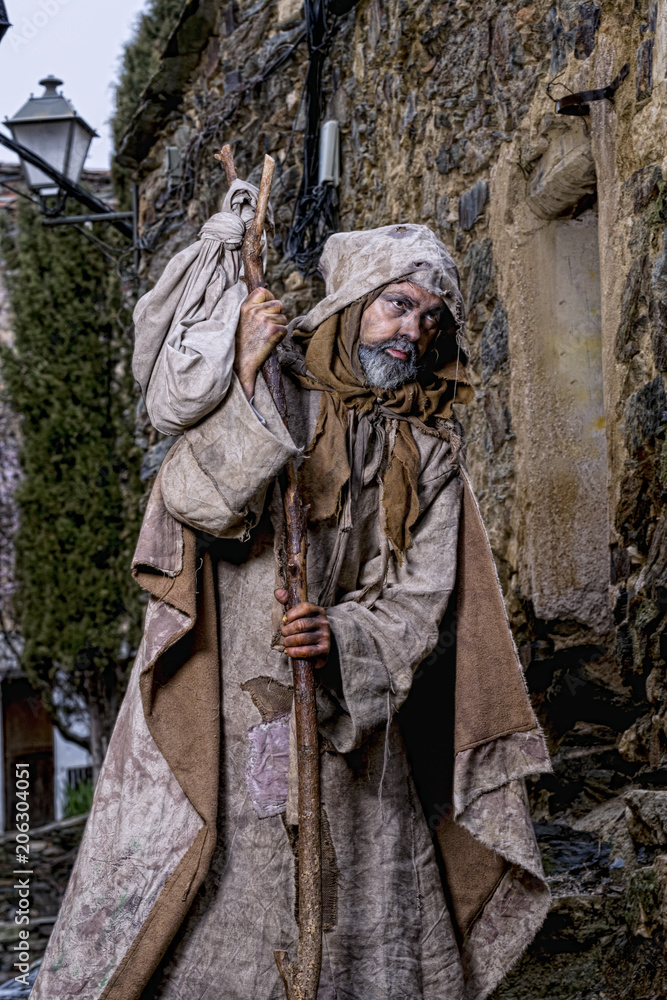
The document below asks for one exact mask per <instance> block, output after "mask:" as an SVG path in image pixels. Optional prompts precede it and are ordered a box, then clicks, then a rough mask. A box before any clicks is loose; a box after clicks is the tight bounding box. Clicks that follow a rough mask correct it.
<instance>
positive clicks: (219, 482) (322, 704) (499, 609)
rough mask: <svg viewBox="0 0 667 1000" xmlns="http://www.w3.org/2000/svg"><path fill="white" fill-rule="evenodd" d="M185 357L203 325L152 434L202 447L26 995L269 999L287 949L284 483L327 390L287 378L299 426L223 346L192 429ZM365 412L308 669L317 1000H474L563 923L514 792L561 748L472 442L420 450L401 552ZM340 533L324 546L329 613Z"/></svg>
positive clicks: (167, 368) (380, 451)
mask: <svg viewBox="0 0 667 1000" xmlns="http://www.w3.org/2000/svg"><path fill="white" fill-rule="evenodd" d="M235 294H236V296H237V298H238V301H239V302H240V298H241V296H239V295H238V293H235ZM233 326H235V320H233V321H232V322H231V323H230V328H231V327H233ZM187 337H190V341H189V345H188V350H189V352H190V353H188V352H186V351H184V350H182V345H183V340H184V339H185V338H187ZM179 338H180V339H179ZM192 344H193V336H192V325H190V327H186V328H185V330H184V331H183V332H182V333H177V334H175V335H174V336H173V337H172V338H171V341H169V339H167V341H165V342H164V343H163V344H162V346H161V347H160V349H159V351H158V352H157V353H156V355H155V357H154V358H153V361H152V364H153V366H154V368H155V369H156V370H157V369H159V370H161V371H162V373H163V375H164V378H165V380H167V381H168V384H169V385H170V387H172V388H170V394H169V395H168V396H167V395H166V394H164V393H162V394H160V393H153V394H151V393H150V392H149V393H148V400H149V412H150V413H151V417H152V419H153V422H154V423H155V424H156V426H158V427H159V428H161V429H163V430H165V431H166V432H172V433H173V432H174V431H175V430H184V433H183V436H182V437H181V438H180V440H179V441H178V443H177V444H176V445H175V446H174V447H173V448H172V450H171V452H170V453H169V455H168V456H167V459H166V460H165V463H164V465H163V468H162V470H161V472H160V475H159V477H158V479H157V481H156V484H155V487H154V489H153V492H152V495H151V498H150V501H149V504H148V508H147V511H146V515H145V518H144V524H143V527H142V531H141V535H140V539H139V543H138V546H137V551H136V553H135V559H134V572H135V575H136V578H137V580H138V582H139V583H140V584H141V585H142V586H143V587H144V588H145V589H146V590H147V591H148V593H149V595H150V597H149V603H148V607H147V612H146V622H145V631H144V637H143V640H142V644H141V648H140V650H139V653H138V656H137V660H136V663H135V665H134V668H133V671H132V675H131V679H130V684H129V687H128V691H127V694H126V697H125V700H124V702H123V706H122V709H121V712H120V714H119V718H118V721H117V723H116V727H115V729H114V733H113V736H112V739H111V743H110V747H109V752H108V755H107V759H106V761H105V764H104V768H103V770H102V773H101V775H100V778H99V781H98V786H97V789H96V793H95V801H94V806H93V810H92V812H91V816H90V818H89V821H88V824H87V827H86V832H85V835H84V840H83V842H82V845H81V849H80V853H79V857H78V859H77V863H76V866H75V869H74V872H73V874H72V878H71V881H70V884H69V886H68V889H67V893H66V896H65V899H64V902H63V906H62V909H61V912H60V915H59V918H58V922H57V924H56V926H55V928H54V932H53V935H52V938H51V942H50V944H49V947H48V950H47V953H46V955H45V959H44V963H43V968H42V971H41V973H40V975H39V977H38V980H37V983H36V985H35V988H34V991H33V994H32V995H33V998H34V1000H69V998H72V997H77V998H81V1000H140V998H143V1000H149V998H151V1000H152V998H153V997H155V998H156V1000H213V998H216V1000H218V998H220V1000H250V998H253V1000H278V998H280V997H282V996H283V987H282V985H281V983H280V980H279V977H278V973H277V969H276V967H275V964H274V961H273V950H274V949H276V948H279V949H284V950H287V951H288V952H290V953H291V954H294V952H295V949H296V939H297V925H296V919H295V913H294V905H295V891H294V875H295V863H296V860H297V855H298V828H297V827H296V826H295V803H294V780H293V778H294V774H293V771H294V768H293V759H294V753H293V738H292V739H290V731H291V689H290V685H291V676H290V670H289V665H288V661H287V658H286V657H285V655H284V653H283V652H282V650H281V647H280V644H279V641H278V639H277V634H278V626H279V621H280V614H281V610H282V609H281V608H280V606H279V605H277V602H275V600H274V598H273V589H274V587H275V586H276V585H279V583H280V559H281V553H280V538H281V531H282V520H281V517H282V515H281V504H280V497H279V492H278V489H277V486H276V482H277V479H276V477H277V475H278V474H279V472H280V469H281V468H282V467H283V466H284V465H285V463H286V461H287V460H289V459H290V458H295V457H298V456H299V455H300V454H302V453H303V450H304V448H305V446H306V445H307V443H308V441H309V440H310V438H311V436H312V433H313V430H314V427H315V422H316V419H317V414H318V411H319V393H318V392H307V391H304V390H302V389H300V388H299V386H298V385H297V384H296V382H295V381H293V380H291V379H290V377H289V370H286V373H285V374H286V386H287V393H288V405H289V412H290V433H288V432H287V431H286V429H285V427H284V426H283V424H282V422H281V420H280V418H279V415H278V413H277V412H276V410H275V407H274V406H273V403H272V401H271V399H270V396H269V394H268V391H267V389H266V386H265V384H264V382H263V380H262V378H261V376H260V377H259V378H258V382H257V391H256V395H255V398H254V401H253V406H252V407H251V406H250V404H249V403H248V402H247V400H246V399H245V396H244V394H243V392H242V390H241V388H240V386H239V384H238V381H237V380H236V377H235V376H234V375H233V372H232V368H231V362H232V360H233V352H229V351H227V354H226V355H225V354H224V352H223V351H222V350H221V349H220V345H219V344H218V345H217V350H218V352H219V354H218V357H217V358H216V364H217V366H218V367H217V369H216V376H215V377H217V378H219V379H220V380H221V382H223V383H226V385H225V387H224V389H223V390H221V398H220V399H219V400H218V401H217V403H216V402H215V399H213V405H209V402H210V400H209V402H207V403H206V405H207V407H208V409H207V412H206V414H201V413H198V414H197V416H196V417H194V418H193V414H194V413H195V412H196V407H197V406H201V405H202V403H201V400H202V398H204V397H205V396H206V393H205V392H204V391H202V392H201V393H198V392H197V390H196V383H197V377H198V375H197V367H198V365H199V357H204V356H205V354H206V352H203V353H202V354H201V355H200V356H199V357H198V356H196V353H195V354H193V351H192ZM178 366H180V368H181V369H182V368H183V366H187V368H188V380H189V381H187V386H188V392H189V394H190V395H188V394H187V393H182V394H180V395H179V390H178V385H179V378H178V377H177V376H178V375H179V373H178V372H177V371H176V369H177V368H178ZM202 371H203V374H202ZM207 372H209V369H207V368H205V367H204V368H203V369H202V366H200V372H199V375H200V376H201V377H202V378H206V377H208V376H207ZM180 374H181V375H182V371H181V372H180ZM172 390H173V391H172ZM202 416H204V419H201V418H202ZM358 419H359V420H360V421H361V420H370V421H371V422H372V427H371V428H366V431H367V433H366V434H365V440H367V442H368V446H367V448H366V449H365V455H364V460H363V469H362V470H361V472H362V483H361V489H360V492H359V496H358V498H357V500H356V503H355V505H354V508H353V510H352V512H351V524H347V525H345V531H346V534H347V538H346V547H345V559H344V561H343V565H342V568H341V569H340V575H339V577H338V580H337V588H336V599H335V601H334V602H333V604H332V605H331V606H330V607H328V609H327V614H328V617H329V620H330V623H331V629H332V636H333V654H332V656H331V657H330V660H329V663H328V664H327V665H326V667H325V668H324V669H323V670H321V671H319V672H318V678H317V695H318V720H319V729H320V733H321V773H322V808H323V829H324V834H323V858H324V871H323V875H324V879H323V881H324V918H325V928H326V929H325V932H324V951H323V967H322V977H321V984H320V991H319V997H320V1000H334V998H335V1000H481V998H483V997H485V996H486V995H488V993H489V992H490V991H491V990H492V989H493V987H494V986H495V985H496V984H497V982H498V981H499V980H500V978H501V977H502V976H503V974H504V973H505V971H506V970H507V969H508V968H509V966H510V965H511V964H512V963H513V962H514V961H515V960H516V958H517V957H518V955H520V954H521V952H522V951H523V949H524V948H525V946H526V945H527V944H528V942H529V941H530V940H531V938H532V937H533V935H534V933H535V931H536V930H537V928H538V927H539V925H540V923H541V921H542V920H543V918H544V916H545V914H546V911H547V909H548V905H549V894H548V890H547V887H546V884H545V881H544V876H543V872H542V867H541V862H540V857H539V851H538V849H537V845H536V842H535V837H534V834H533V830H532V826H531V823H530V817H529V813H528V807H527V802H526V796H525V790H524V786H523V778H524V776H526V775H527V774H530V773H536V772H539V771H543V770H546V769H548V766H549V764H548V756H547V753H546V748H545V744H544V738H543V735H542V733H541V731H540V729H539V726H538V725H537V722H536V720H535V717H534V714H533V711H532V708H531V706H530V702H529V699H528V695H527V692H526V688H525V684H524V681H523V676H522V673H521V669H520V665H519V662H518V659H517V656H516V651H515V648H514V644H513V641H512V637H511V633H510V630H509V625H508V622H507V618H506V615H505V611H504V606H503V601H502V595H501V592H500V587H499V584H498V580H497V576H496V573H495V568H494V564H493V558H492V555H491V550H490V547H489V543H488V539H487V537H486V533H485V531H484V527H483V524H482V521H481V517H480V514H479V510H478V507H477V504H476V502H475V499H474V496H473V493H472V490H471V487H470V483H469V480H468V477H467V474H466V472H465V469H464V468H463V466H462V464H461V462H460V460H459V459H458V456H457V454H456V449H453V448H452V444H451V442H449V441H447V440H446V439H444V438H442V437H435V436H428V435H425V434H416V435H415V440H416V444H417V447H418V450H419V454H420V474H419V510H420V514H419V519H418V521H417V523H416V524H415V526H414V529H413V533H412V544H411V546H410V548H409V549H408V550H407V551H406V552H405V553H404V555H403V558H402V560H399V559H398V558H397V557H396V554H395V553H394V552H393V551H392V550H391V547H390V546H389V545H388V542H387V538H386V535H385V533H384V532H383V529H382V505H381V489H382V477H383V472H384V468H385V464H386V461H387V455H388V454H389V453H390V448H391V439H392V426H391V421H390V420H387V419H385V418H383V417H380V416H378V417H375V416H374V415H373V414H366V415H363V416H360V417H359V418H358ZM340 532H341V525H340V523H324V524H320V525H316V526H311V528H310V529H309V552H308V579H309V597H310V599H311V600H317V598H318V595H319V594H320V593H321V591H322V589H323V588H326V586H327V584H328V583H330V580H329V575H330V567H331V564H332V561H333V562H335V554H336V551H337V546H339V545H340ZM290 744H292V745H290ZM291 764H292V766H290V765H291Z"/></svg>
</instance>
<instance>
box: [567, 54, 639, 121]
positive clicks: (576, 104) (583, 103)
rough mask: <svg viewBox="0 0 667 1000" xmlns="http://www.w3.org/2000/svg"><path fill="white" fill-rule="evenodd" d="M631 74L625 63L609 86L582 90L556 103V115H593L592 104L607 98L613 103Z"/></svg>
mask: <svg viewBox="0 0 667 1000" xmlns="http://www.w3.org/2000/svg"><path fill="white" fill-rule="evenodd" d="M629 72H630V66H629V64H628V63H625V65H624V66H623V67H622V68H621V70H620V72H619V74H618V76H615V77H614V79H613V80H612V81H611V83H610V84H608V86H606V87H600V88H598V90H580V91H579V92H578V93H577V94H568V96H567V97H561V99H560V100H559V101H556V113H557V114H559V115H578V116H582V115H589V114H590V113H591V105H590V102H591V101H604V100H605V98H606V99H607V100H608V101H613V99H614V94H615V93H616V91H617V90H618V88H619V87H620V86H621V84H622V83H623V81H624V80H625V78H626V76H627V75H628V73H629Z"/></svg>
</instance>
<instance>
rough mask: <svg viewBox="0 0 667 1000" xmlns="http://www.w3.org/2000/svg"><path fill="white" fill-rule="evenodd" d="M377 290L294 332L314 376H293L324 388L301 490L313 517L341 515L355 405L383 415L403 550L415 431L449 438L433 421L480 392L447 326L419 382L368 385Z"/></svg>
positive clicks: (395, 539) (386, 499) (386, 493)
mask: <svg viewBox="0 0 667 1000" xmlns="http://www.w3.org/2000/svg"><path fill="white" fill-rule="evenodd" d="M384 287H386V286H382V287H381V288H377V289H375V290H374V291H373V292H371V293H370V294H368V295H366V296H365V297H364V298H362V299H360V300H358V301H357V302H352V303H351V304H350V305H349V306H347V307H346V308H345V309H343V310H342V311H341V312H338V313H335V314H334V315H333V316H330V317H329V318H328V319H326V320H324V322H323V323H321V324H320V325H319V326H318V327H317V329H315V330H314V331H312V332H304V331H301V330H298V329H297V330H294V332H293V334H292V336H293V339H294V341H295V343H297V344H298V345H300V346H301V348H302V350H304V352H305V357H304V361H305V367H306V370H307V374H299V373H298V372H297V373H295V375H294V377H295V378H296V379H297V381H298V382H299V384H300V385H301V386H302V387H303V388H305V389H317V390H320V391H321V392H322V403H321V407H320V412H319V416H318V420H317V424H316V427H315V433H314V435H313V438H312V441H311V442H310V444H309V446H308V449H307V453H306V454H307V458H306V460H305V461H304V462H303V463H302V466H301V469H300V481H301V488H302V491H303V494H304V498H305V500H306V502H307V503H309V504H310V513H309V517H310V520H311V521H314V522H317V521H323V520H326V519H327V518H330V517H334V516H335V515H337V514H338V512H339V510H340V506H341V494H342V491H343V488H344V486H345V484H346V483H347V482H348V481H349V479H350V474H351V452H352V445H351V444H349V435H348V426H349V420H348V416H349V411H350V410H353V411H355V413H356V415H357V416H358V417H360V418H361V417H363V416H364V415H366V416H368V417H370V418H371V419H373V418H374V417H379V416H381V417H383V418H385V420H387V421H388V422H389V424H390V426H391V425H392V423H393V425H394V430H395V433H393V434H391V435H389V436H388V440H393V449H392V452H391V455H389V456H387V461H386V463H385V473H384V479H383V491H382V493H383V506H384V515H385V532H386V534H387V536H388V538H389V540H390V541H391V543H392V545H393V547H394V550H395V551H396V552H397V554H398V555H399V558H400V554H401V553H402V552H404V551H405V550H406V549H407V548H409V546H410V540H411V538H410V532H411V529H412V527H413V525H414V523H415V521H416V520H417V517H418V516H419V495H418V480H419V450H418V448H417V445H416V443H415V439H414V437H413V430H414V429H415V428H416V429H417V430H418V431H420V432H421V433H424V434H430V435H436V436H439V437H441V436H446V435H447V430H446V428H443V427H440V428H439V427H437V426H436V425H435V424H434V423H433V419H434V418H436V417H441V418H445V419H446V418H447V417H449V416H451V413H452V403H453V402H454V401H457V402H468V401H469V400H470V399H471V398H472V397H473V396H474V391H473V389H472V388H471V386H470V385H469V383H468V379H467V376H466V373H465V369H464V367H463V362H464V358H459V356H458V348H457V343H456V337H455V335H454V334H453V333H452V332H451V331H449V330H446V329H443V330H442V331H441V332H439V333H438V335H437V336H436V337H435V338H434V340H433V342H432V344H431V345H430V346H429V348H428V349H427V351H426V352H425V354H424V356H423V358H422V359H421V361H420V372H419V375H418V378H417V380H416V381H414V382H408V383H406V384H405V385H402V386H400V387H399V388H398V389H378V388H375V387H372V386H369V385H368V384H367V382H366V379H365V377H364V374H363V370H362V368H361V363H360V361H359V330H360V325H361V316H362V314H363V312H364V310H365V309H366V308H367V307H368V306H369V305H371V303H372V302H374V301H375V299H376V298H377V297H378V295H380V294H381V292H382V291H383V288H384Z"/></svg>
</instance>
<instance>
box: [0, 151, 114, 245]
mask: <svg viewBox="0 0 667 1000" xmlns="http://www.w3.org/2000/svg"><path fill="white" fill-rule="evenodd" d="M0 145H2V146H5V147H6V148H7V149H11V151H12V152H13V153H16V154H17V156H20V157H21V159H22V160H27V162H28V163H31V164H32V165H33V167H37V169H38V170H41V171H43V172H44V173H45V174H46V175H47V176H48V177H51V178H52V179H53V180H54V181H55V183H56V184H57V185H58V187H59V188H61V190H63V191H64V192H65V194H67V195H69V196H70V197H71V198H75V199H76V200H77V201H78V202H80V203H81V204H82V205H85V206H86V208H87V209H89V210H90V211H91V212H94V213H95V214H96V215H111V216H113V218H110V219H109V220H108V221H109V225H110V226H115V227H116V229H118V231H119V232H121V233H122V234H123V236H126V237H128V239H131V240H133V241H134V230H133V227H132V225H130V224H129V223H127V222H125V221H124V219H119V218H118V215H119V214H120V213H118V212H114V211H113V210H112V209H111V208H110V207H109V206H108V205H107V204H106V203H105V202H103V201H100V199H99V198H96V197H95V195H94V194H90V192H89V191H86V190H85V189H84V188H82V187H80V186H79V185H78V184H75V183H74V181H71V180H70V179H69V177H66V176H65V174H61V172H60V171H59V170H56V169H55V167H52V166H51V164H50V163H47V162H46V160H43V159H42V157H41V156H38V155H37V153H33V152H32V150H30V149H26V147H25V146H22V145H21V144H20V143H18V142H14V140H13V139H10V138H8V136H6V135H3V134H2V133H1V132H0Z"/></svg>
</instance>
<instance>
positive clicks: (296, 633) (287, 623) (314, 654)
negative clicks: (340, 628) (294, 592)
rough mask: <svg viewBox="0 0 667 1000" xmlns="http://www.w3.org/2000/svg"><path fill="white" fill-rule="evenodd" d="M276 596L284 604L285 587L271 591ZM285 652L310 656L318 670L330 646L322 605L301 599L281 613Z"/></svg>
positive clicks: (285, 600) (304, 656)
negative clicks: (282, 614) (283, 613)
mask: <svg viewBox="0 0 667 1000" xmlns="http://www.w3.org/2000/svg"><path fill="white" fill-rule="evenodd" d="M274 593H275V595H276V600H277V601H280V603H281V604H287V591H286V590H282V589H281V590H276V591H274ZM280 633H281V635H282V638H283V645H284V647H285V652H286V653H287V655H288V656H291V657H292V658H293V659H295V660H312V661H313V667H314V668H315V669H316V670H318V669H319V668H320V667H323V666H324V664H325V663H326V662H327V657H328V656H329V652H330V650H331V628H330V626H329V620H328V618H327V613H326V611H325V610H324V608H320V607H318V606H317V604H309V603H308V602H307V601H304V602H303V603H302V604H297V605H296V606H295V607H293V608H291V609H290V610H289V611H286V612H285V615H284V616H283V624H282V627H281V629H280Z"/></svg>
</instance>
